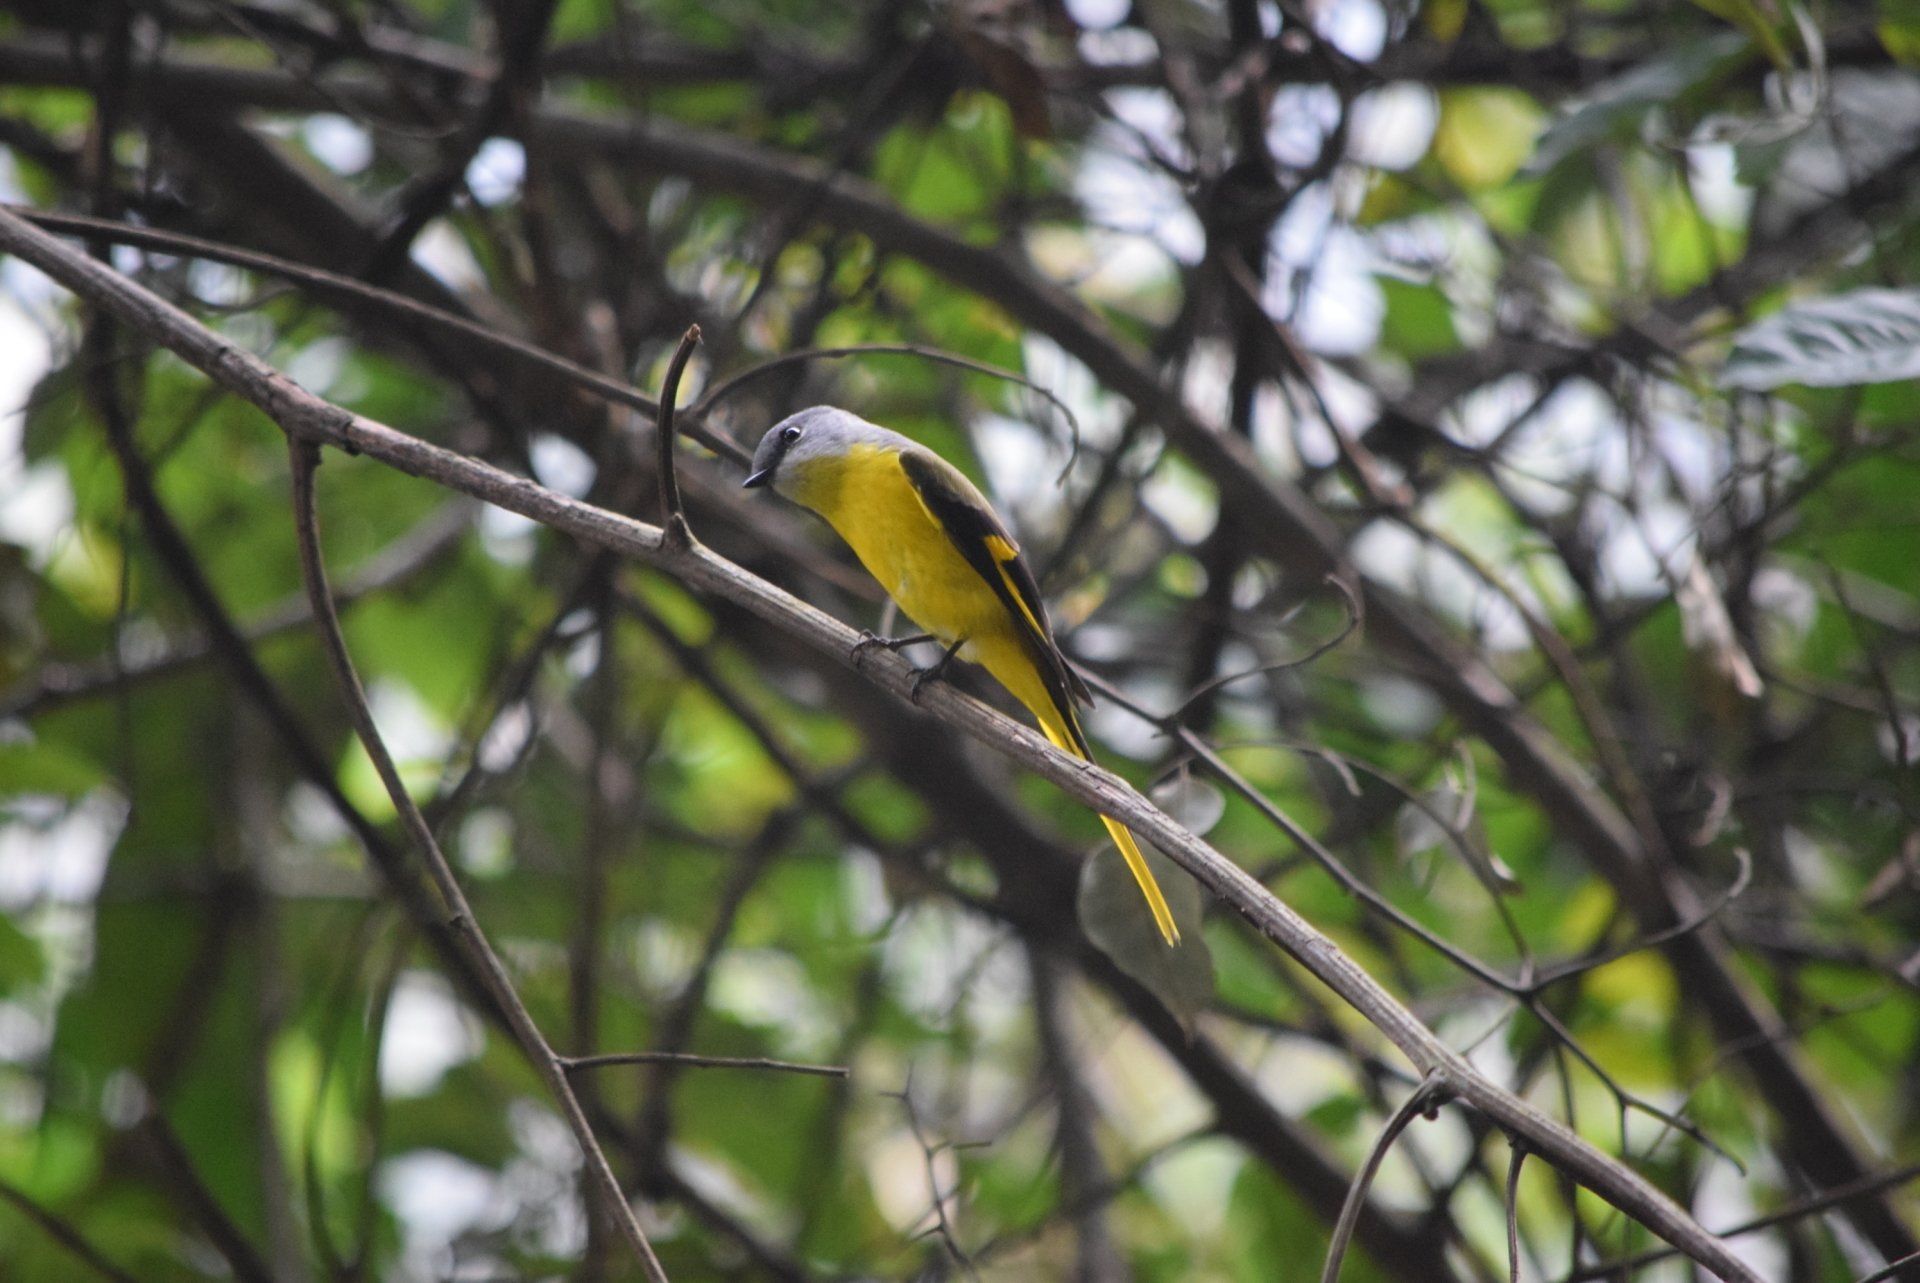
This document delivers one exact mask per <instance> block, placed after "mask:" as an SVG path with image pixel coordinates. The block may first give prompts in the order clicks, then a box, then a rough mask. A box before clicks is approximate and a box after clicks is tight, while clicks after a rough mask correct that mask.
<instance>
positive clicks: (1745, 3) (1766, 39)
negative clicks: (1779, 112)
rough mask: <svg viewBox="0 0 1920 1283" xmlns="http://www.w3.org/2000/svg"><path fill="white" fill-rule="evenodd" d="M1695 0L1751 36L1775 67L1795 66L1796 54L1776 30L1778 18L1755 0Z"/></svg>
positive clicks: (1778, 69)
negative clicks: (1763, 11) (1769, 13)
mask: <svg viewBox="0 0 1920 1283" xmlns="http://www.w3.org/2000/svg"><path fill="white" fill-rule="evenodd" d="M1693 3H1694V4H1696V5H1698V6H1699V7H1700V8H1702V9H1705V10H1706V11H1707V12H1708V13H1710V14H1712V15H1714V16H1715V17H1716V18H1724V19H1726V21H1728V22H1729V23H1731V24H1733V25H1734V26H1735V27H1738V28H1739V29H1740V30H1741V31H1744V32H1745V33H1746V34H1747V35H1749V36H1752V37H1753V39H1754V40H1755V41H1757V42H1758V43H1759V45H1760V47H1761V48H1762V49H1764V50H1765V51H1766V54H1767V60H1768V61H1769V62H1771V63H1773V66H1774V70H1776V71H1779V72H1781V73H1783V74H1784V73H1785V72H1788V71H1790V70H1792V68H1793V56H1792V55H1791V54H1789V53H1788V52H1787V46H1786V44H1785V43H1784V42H1782V41H1781V39H1780V33H1779V31H1778V30H1776V27H1777V25H1778V24H1777V21H1776V20H1775V19H1772V18H1769V17H1768V16H1767V15H1766V14H1764V13H1762V12H1761V11H1760V6H1759V5H1757V4H1755V3H1754V0H1693Z"/></svg>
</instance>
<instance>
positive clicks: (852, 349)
mask: <svg viewBox="0 0 1920 1283" xmlns="http://www.w3.org/2000/svg"><path fill="white" fill-rule="evenodd" d="M849 356H917V357H919V358H920V359H921V360H924V361H932V362H934V363H936V364H938V365H951V366H956V367H958V368H959V369H962V370H971V371H972V372H973V373H975V374H984V375H987V376H988V377H989V378H995V379H1002V380H1004V381H1006V382H1008V383H1017V384H1019V385H1020V386H1021V387H1023V388H1025V389H1026V390H1027V391H1029V392H1033V393H1036V394H1038V395H1040V396H1042V397H1045V398H1046V400H1047V403H1048V404H1049V405H1051V406H1053V408H1054V409H1056V410H1058V411H1059V412H1060V417H1061V418H1063V419H1065V420H1066V421H1067V431H1068V433H1069V437H1070V440H1071V443H1072V449H1071V450H1069V451H1068V454H1067V462H1066V465H1065V468H1063V469H1062V471H1061V474H1060V475H1061V476H1062V477H1065V476H1066V469H1069V468H1072V467H1073V461H1074V459H1075V458H1076V457H1077V456H1078V455H1079V453H1080V419H1079V417H1078V416H1076V415H1075V414H1074V412H1073V410H1072V409H1071V408H1069V407H1068V405H1067V403H1066V402H1065V401H1063V400H1061V399H1060V397H1059V396H1058V395H1057V394H1056V393H1054V392H1053V391H1051V390H1049V389H1048V388H1046V387H1043V386H1041V385H1040V384H1039V383H1037V382H1035V381H1034V380H1033V379H1030V378H1028V377H1027V376H1026V375H1024V374H1021V373H1019V372H1018V371H1016V370H1009V369H1007V368H1006V367H1005V366H1001V365H994V364H992V363H991V362H988V361H976V360H975V359H974V358H972V357H970V356H962V355H960V354H959V353H958V352H948V351H944V350H942V349H940V348H937V347H928V346H927V345H925V344H923V343H852V344H848V345H847V346H845V347H817V348H808V349H807V350H806V351H804V352H782V353H781V354H780V355H779V356H776V357H770V358H768V359H767V360H765V361H761V362H760V363H758V364H757V365H751V366H748V367H747V368H746V369H744V370H742V371H740V372H739V373H738V374H734V375H731V376H729V377H728V378H727V379H726V380H725V381H723V382H721V383H719V384H716V385H715V386H714V387H713V388H711V389H709V390H708V391H707V393H706V394H705V395H704V396H702V397H701V398H700V401H699V403H698V404H697V405H695V406H694V407H693V409H691V410H689V411H687V417H688V418H693V419H699V420H701V421H703V422H704V421H705V419H706V417H707V415H708V414H709V413H710V412H711V411H712V410H713V407H714V406H715V405H717V404H718V403H719V402H721V401H722V400H724V399H726V398H727V397H730V396H732V395H733V394H734V393H735V392H738V391H739V390H740V389H741V387H743V386H744V385H746V384H747V383H748V382H750V381H752V380H754V379H757V378H759V377H760V376H761V375H763V374H771V373H773V371H775V370H778V369H781V368H782V367H784V366H789V365H797V364H799V363H801V362H803V361H813V360H840V359H843V358H845V357H849Z"/></svg>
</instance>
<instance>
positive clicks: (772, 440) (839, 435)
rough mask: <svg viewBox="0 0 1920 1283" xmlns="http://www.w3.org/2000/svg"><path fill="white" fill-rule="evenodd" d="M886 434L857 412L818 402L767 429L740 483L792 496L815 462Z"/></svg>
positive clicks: (829, 458)
mask: <svg viewBox="0 0 1920 1283" xmlns="http://www.w3.org/2000/svg"><path fill="white" fill-rule="evenodd" d="M884 435H886V432H885V429H882V428H878V427H875V426H874V425H873V424H871V423H868V422H867V421H866V420H865V419H862V418H861V417H860V416H859V415H857V414H849V413H848V412H847V411H845V410H842V409H840V408H839V407H838V406H831V405H816V406H814V407H813V408H812V409H809V410H802V411H800V412H799V413H798V414H791V415H788V416H787V417H786V418H784V419H782V420H780V422H778V423H776V424H774V425H773V426H772V427H770V428H768V429H767V434H766V435H765V436H763V437H761V438H760V446H759V448H758V449H756V450H755V451H754V452H753V467H752V469H751V470H750V471H749V472H748V473H747V479H746V480H745V481H744V482H742V483H741V484H742V485H744V486H746V487H747V488H748V489H750V490H751V489H757V488H758V487H760V486H772V487H773V488H774V490H775V491H777V492H778V493H780V494H784V495H788V496H789V497H791V496H792V493H793V488H794V487H795V486H797V485H798V484H799V482H800V479H801V478H802V477H803V476H805V474H806V473H807V472H808V471H809V470H811V469H812V468H813V467H814V466H815V465H817V464H819V463H822V462H826V461H830V460H834V459H842V458H845V457H846V454H847V452H848V451H849V450H851V449H852V448H853V447H854V446H855V445H857V444H859V443H860V442H861V441H863V440H868V439H869V438H874V439H877V438H879V437H881V436H884Z"/></svg>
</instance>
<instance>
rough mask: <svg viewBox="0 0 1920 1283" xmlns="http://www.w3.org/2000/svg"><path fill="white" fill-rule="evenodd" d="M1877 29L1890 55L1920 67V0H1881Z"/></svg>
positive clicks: (1894, 58) (1881, 42)
mask: <svg viewBox="0 0 1920 1283" xmlns="http://www.w3.org/2000/svg"><path fill="white" fill-rule="evenodd" d="M1876 31H1877V32H1878V34H1879V36H1880V44H1881V45H1882V46H1883V47H1884V48H1885V49H1886V51H1887V56H1888V57H1890V58H1892V59H1893V60H1894V61H1895V62H1898V63H1902V64H1904V65H1906V66H1909V67H1920V0H1880V22H1879V25H1878V26H1877V27H1876Z"/></svg>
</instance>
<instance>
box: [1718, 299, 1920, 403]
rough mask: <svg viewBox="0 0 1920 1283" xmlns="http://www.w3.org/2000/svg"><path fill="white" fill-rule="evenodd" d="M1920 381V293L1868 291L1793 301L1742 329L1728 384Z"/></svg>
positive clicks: (1724, 379) (1758, 387) (1766, 386)
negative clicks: (1801, 301) (1799, 301)
mask: <svg viewBox="0 0 1920 1283" xmlns="http://www.w3.org/2000/svg"><path fill="white" fill-rule="evenodd" d="M1913 378H1920V290H1888V289H1862V290H1854V291H1853V292H1851V293H1848V294H1836V295H1834V296H1832V297H1829V298H1822V299H1809V300H1807V301H1806V302H1803V303H1793V304H1789V305H1788V306H1787V307H1785V308H1782V309H1781V310H1780V311H1778V312H1776V313H1774V314H1773V315H1772V316H1769V317H1767V318H1766V319H1764V320H1761V321H1757V322H1755V323H1754V324H1752V325H1749V326H1748V327H1747V328H1746V329H1744V330H1742V331H1740V333H1739V334H1738V335H1736V336H1735V338H1734V341H1733V351H1732V352H1731V353H1730V354H1729V355H1728V356H1727V363H1726V366H1725V367H1724V368H1723V369H1722V370H1721V371H1720V386H1721V387H1725V388H1745V389H1749V390H1752V391H1761V392H1764V391H1768V390H1770V389H1773V388H1778V387H1784V386H1786V385H1787V384H1790V383H1799V384H1803V385H1805V386H1807V387H1812V388H1843V387H1857V386H1859V385H1862V384H1869V383H1892V382H1896V381H1898V380H1901V379H1913Z"/></svg>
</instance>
